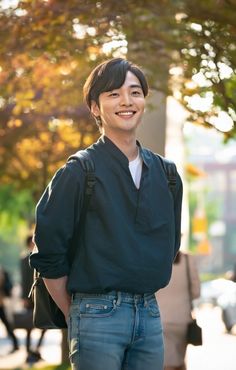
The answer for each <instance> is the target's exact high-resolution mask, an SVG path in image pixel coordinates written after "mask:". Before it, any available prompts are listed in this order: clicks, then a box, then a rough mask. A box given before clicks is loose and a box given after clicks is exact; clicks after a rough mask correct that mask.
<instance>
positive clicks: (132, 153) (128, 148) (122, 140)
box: [104, 133, 138, 161]
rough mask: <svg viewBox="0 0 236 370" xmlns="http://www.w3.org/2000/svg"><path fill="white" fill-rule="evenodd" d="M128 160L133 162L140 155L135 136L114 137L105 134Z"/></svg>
mask: <svg viewBox="0 0 236 370" xmlns="http://www.w3.org/2000/svg"><path fill="white" fill-rule="evenodd" d="M104 135H106V136H107V137H108V138H109V139H110V140H111V141H112V142H113V143H114V144H115V145H116V146H117V147H118V148H119V149H120V150H121V151H122V152H123V153H124V155H125V156H126V157H127V158H128V160H129V161H133V160H134V159H135V158H136V157H137V155H138V146H137V143H136V136H135V135H129V136H128V135H112V134H107V133H104Z"/></svg>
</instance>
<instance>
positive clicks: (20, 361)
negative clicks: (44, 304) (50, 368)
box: [0, 325, 62, 370]
mask: <svg viewBox="0 0 236 370" xmlns="http://www.w3.org/2000/svg"><path fill="white" fill-rule="evenodd" d="M15 334H16V336H17V338H18V339H19V342H20V349H19V350H18V351H16V352H14V353H13V354H9V355H7V353H9V352H10V350H11V342H10V340H9V339H8V338H6V333H5V328H4V327H3V326H2V325H0V370H8V369H19V368H20V369H27V368H29V365H27V364H26V363H25V359H26V350H25V338H26V331H25V330H23V329H16V330H15ZM38 337H39V330H38V329H34V331H33V336H32V338H33V345H34V344H35V342H36V340H37V338H38ZM61 337H62V336H61V331H60V330H48V331H47V332H46V333H45V337H44V339H43V343H42V348H41V351H40V353H41V356H42V360H40V361H39V362H37V363H35V365H34V366H35V367H38V368H40V367H43V366H46V365H48V364H54V365H57V364H60V360H61V349H60V343H61Z"/></svg>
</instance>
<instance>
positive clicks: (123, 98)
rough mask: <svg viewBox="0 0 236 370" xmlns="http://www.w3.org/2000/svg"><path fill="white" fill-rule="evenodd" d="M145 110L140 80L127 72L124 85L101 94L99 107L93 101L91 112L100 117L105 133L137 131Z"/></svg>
mask: <svg viewBox="0 0 236 370" xmlns="http://www.w3.org/2000/svg"><path fill="white" fill-rule="evenodd" d="M144 108H145V97H144V95H143V90H142V87H141V84H140V82H139V80H138V78H137V77H136V76H135V75H134V74H133V73H132V72H130V71H128V72H127V75H126V79H125V82H124V84H123V85H122V86H121V87H120V88H119V89H115V90H112V91H108V92H104V93H101V94H100V96H99V106H98V105H97V104H96V103H95V102H94V101H93V102H92V107H91V111H92V113H93V115H94V116H100V117H101V120H102V128H103V131H104V133H105V134H106V135H107V136H109V133H115V132H117V131H127V132H129V131H135V130H136V128H137V126H138V125H139V123H140V121H141V118H142V115H143V112H144Z"/></svg>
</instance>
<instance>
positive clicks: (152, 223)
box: [30, 136, 182, 294]
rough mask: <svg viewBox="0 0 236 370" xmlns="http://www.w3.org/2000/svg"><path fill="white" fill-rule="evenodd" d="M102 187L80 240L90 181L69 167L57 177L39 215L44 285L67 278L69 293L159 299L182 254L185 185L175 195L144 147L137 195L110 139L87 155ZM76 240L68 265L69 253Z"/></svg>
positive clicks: (37, 255)
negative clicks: (152, 295) (155, 294)
mask: <svg viewBox="0 0 236 370" xmlns="http://www.w3.org/2000/svg"><path fill="white" fill-rule="evenodd" d="M87 151H88V152H89V154H90V156H91V158H92V160H93V162H94V164H95V174H96V184H95V188H94V191H93V194H92V197H91V200H90V204H89V207H88V210H87V215H86V221H85V223H84V227H83V231H82V232H81V233H80V234H81V235H78V225H79V221H80V213H81V209H82V205H83V197H84V186H85V176H86V174H85V173H84V171H83V169H82V166H81V164H80V163H79V161H77V160H71V161H69V162H67V164H65V166H63V167H62V168H61V169H59V170H58V171H57V173H56V174H55V175H54V177H53V179H52V180H51V182H50V184H49V185H48V187H47V188H46V190H45V192H44V194H43V195H42V197H41V199H40V201H39V203H38V205H37V208H36V229H35V244H36V246H37V248H36V250H35V252H34V253H33V254H32V255H31V257H30V263H31V266H32V267H34V268H36V270H38V271H39V272H40V273H41V275H42V276H43V277H45V278H53V279H55V278H59V277H62V276H65V275H68V276H69V278H68V291H69V292H70V293H73V292H87V293H104V292H108V291H112V290H116V291H125V292H131V293H136V294H143V293H153V292H155V291H157V290H159V289H160V288H162V287H164V286H165V285H167V283H168V282H169V279H170V276H171V270H172V263H173V259H174V257H175V255H176V253H177V251H178V249H179V246H180V223H181V203H182V181H181V179H180V176H179V175H178V176H177V184H176V187H175V192H174V195H172V194H171V192H170V190H169V188H168V183H167V178H166V174H165V172H164V169H163V167H162V164H161V161H160V158H159V157H158V156H157V155H155V154H154V153H152V152H151V151H149V150H147V149H143V148H142V147H140V154H141V157H142V160H143V166H142V176H141V182H140V188H139V189H137V188H136V186H135V184H134V182H133V179H132V176H131V173H130V170H129V162H128V158H127V157H126V156H125V155H124V154H123V153H122V152H121V151H120V150H119V148H118V147H117V146H116V145H115V144H114V143H113V142H112V141H111V140H109V139H108V138H107V137H106V136H102V137H101V138H100V139H99V140H98V142H97V143H95V144H93V145H92V146H90V147H89V148H87ZM72 240H76V243H77V245H76V253H75V255H74V257H73V261H72V262H71V263H69V260H68V250H69V248H70V245H71V243H72Z"/></svg>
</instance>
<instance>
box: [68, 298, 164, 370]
mask: <svg viewBox="0 0 236 370" xmlns="http://www.w3.org/2000/svg"><path fill="white" fill-rule="evenodd" d="M68 341H69V350H70V361H71V365H72V369H73V370H147V369H148V370H163V352H164V348H163V336H162V325H161V319H160V312H159V307H158V305H157V302H156V298H155V296H154V295H153V294H143V295H140V294H130V293H123V292H110V293H107V294H81V293H77V294H75V295H74V297H73V299H72V304H71V310H70V315H69V319H68Z"/></svg>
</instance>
